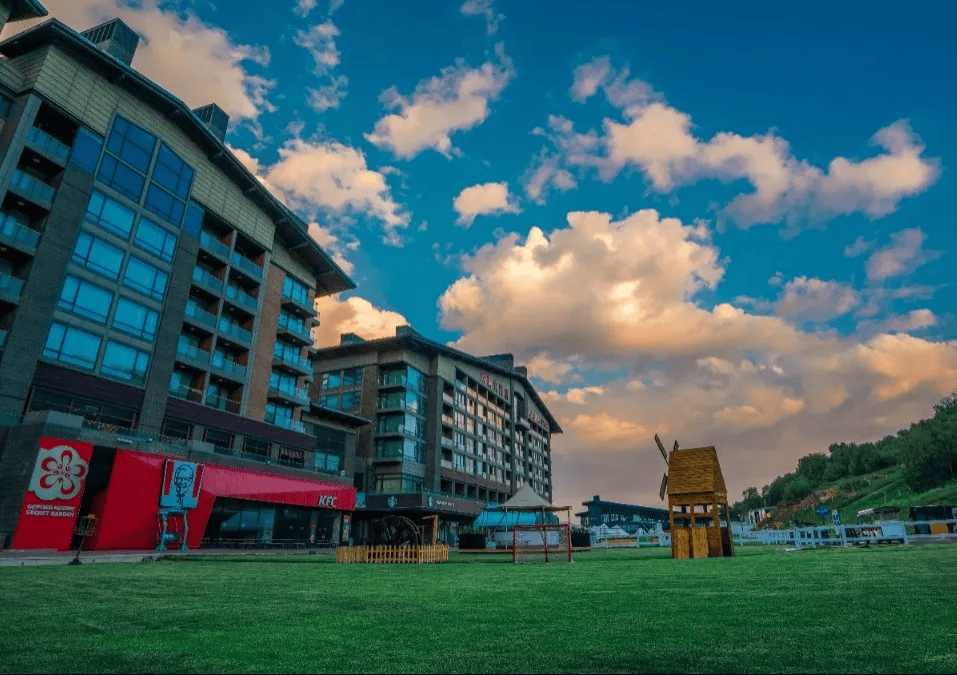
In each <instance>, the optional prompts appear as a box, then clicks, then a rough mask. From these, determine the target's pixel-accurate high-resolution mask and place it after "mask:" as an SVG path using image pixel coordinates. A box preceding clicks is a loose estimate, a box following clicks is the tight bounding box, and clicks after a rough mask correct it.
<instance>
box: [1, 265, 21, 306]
mask: <svg viewBox="0 0 957 675" xmlns="http://www.w3.org/2000/svg"><path fill="white" fill-rule="evenodd" d="M22 291H23V279H17V278H16V277H12V276H10V275H9V274H4V273H3V272H0V300H6V301H7V302H9V303H11V304H14V305H15V304H18V303H19V302H20V293H21V292H22Z"/></svg>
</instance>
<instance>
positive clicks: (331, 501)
mask: <svg viewBox="0 0 957 675" xmlns="http://www.w3.org/2000/svg"><path fill="white" fill-rule="evenodd" d="M316 506H318V507H320V508H324V509H334V508H336V497H335V495H320V497H319V501H318V502H317V503H316Z"/></svg>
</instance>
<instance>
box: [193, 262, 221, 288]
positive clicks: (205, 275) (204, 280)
mask: <svg viewBox="0 0 957 675" xmlns="http://www.w3.org/2000/svg"><path fill="white" fill-rule="evenodd" d="M193 279H194V280H195V281H198V282H199V283H201V284H206V285H207V286H208V287H209V288H211V289H213V290H215V291H216V293H222V292H223V282H222V280H221V279H217V278H216V277H214V276H213V275H212V274H210V273H209V272H207V271H206V270H204V269H203V268H202V267H194V268H193Z"/></svg>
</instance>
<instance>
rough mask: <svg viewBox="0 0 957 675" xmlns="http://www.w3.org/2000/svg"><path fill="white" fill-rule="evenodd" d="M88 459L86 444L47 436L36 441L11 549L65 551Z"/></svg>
mask: <svg viewBox="0 0 957 675" xmlns="http://www.w3.org/2000/svg"><path fill="white" fill-rule="evenodd" d="M92 457H93V446H92V445H91V444H89V443H80V442H77V441H65V440H62V439H59V438H51V437H49V436H44V437H43V438H41V439H40V448H39V450H38V452H37V460H36V464H34V466H33V475H32V477H31V478H30V485H29V487H28V488H27V493H26V494H25V495H24V497H23V507H22V509H21V511H20V519H19V520H18V521H17V530H16V532H15V533H14V537H13V548H21V549H22V548H52V549H56V550H58V551H67V550H69V548H70V540H71V539H72V538H73V524H74V522H75V521H76V517H77V515H79V514H78V513H77V512H78V510H79V508H80V500H81V499H82V497H83V488H84V486H85V485H86V478H87V475H88V474H89V472H90V459H91V458H92Z"/></svg>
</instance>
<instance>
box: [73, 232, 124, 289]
mask: <svg viewBox="0 0 957 675" xmlns="http://www.w3.org/2000/svg"><path fill="white" fill-rule="evenodd" d="M71 259H72V260H73V262H75V263H78V264H80V265H83V266H84V267H88V268H89V269H91V270H93V271H94V272H97V273H98V274H102V275H103V276H105V277H108V278H110V279H116V278H117V277H118V276H119V273H120V267H121V266H122V265H123V251H121V250H120V249H118V248H117V247H115V246H113V245H111V244H107V243H106V242H105V241H103V240H102V239H97V238H96V237H94V236H93V235H91V234H87V233H86V232H80V235H79V236H78V237H77V240H76V246H74V247H73V255H72V256H71Z"/></svg>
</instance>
